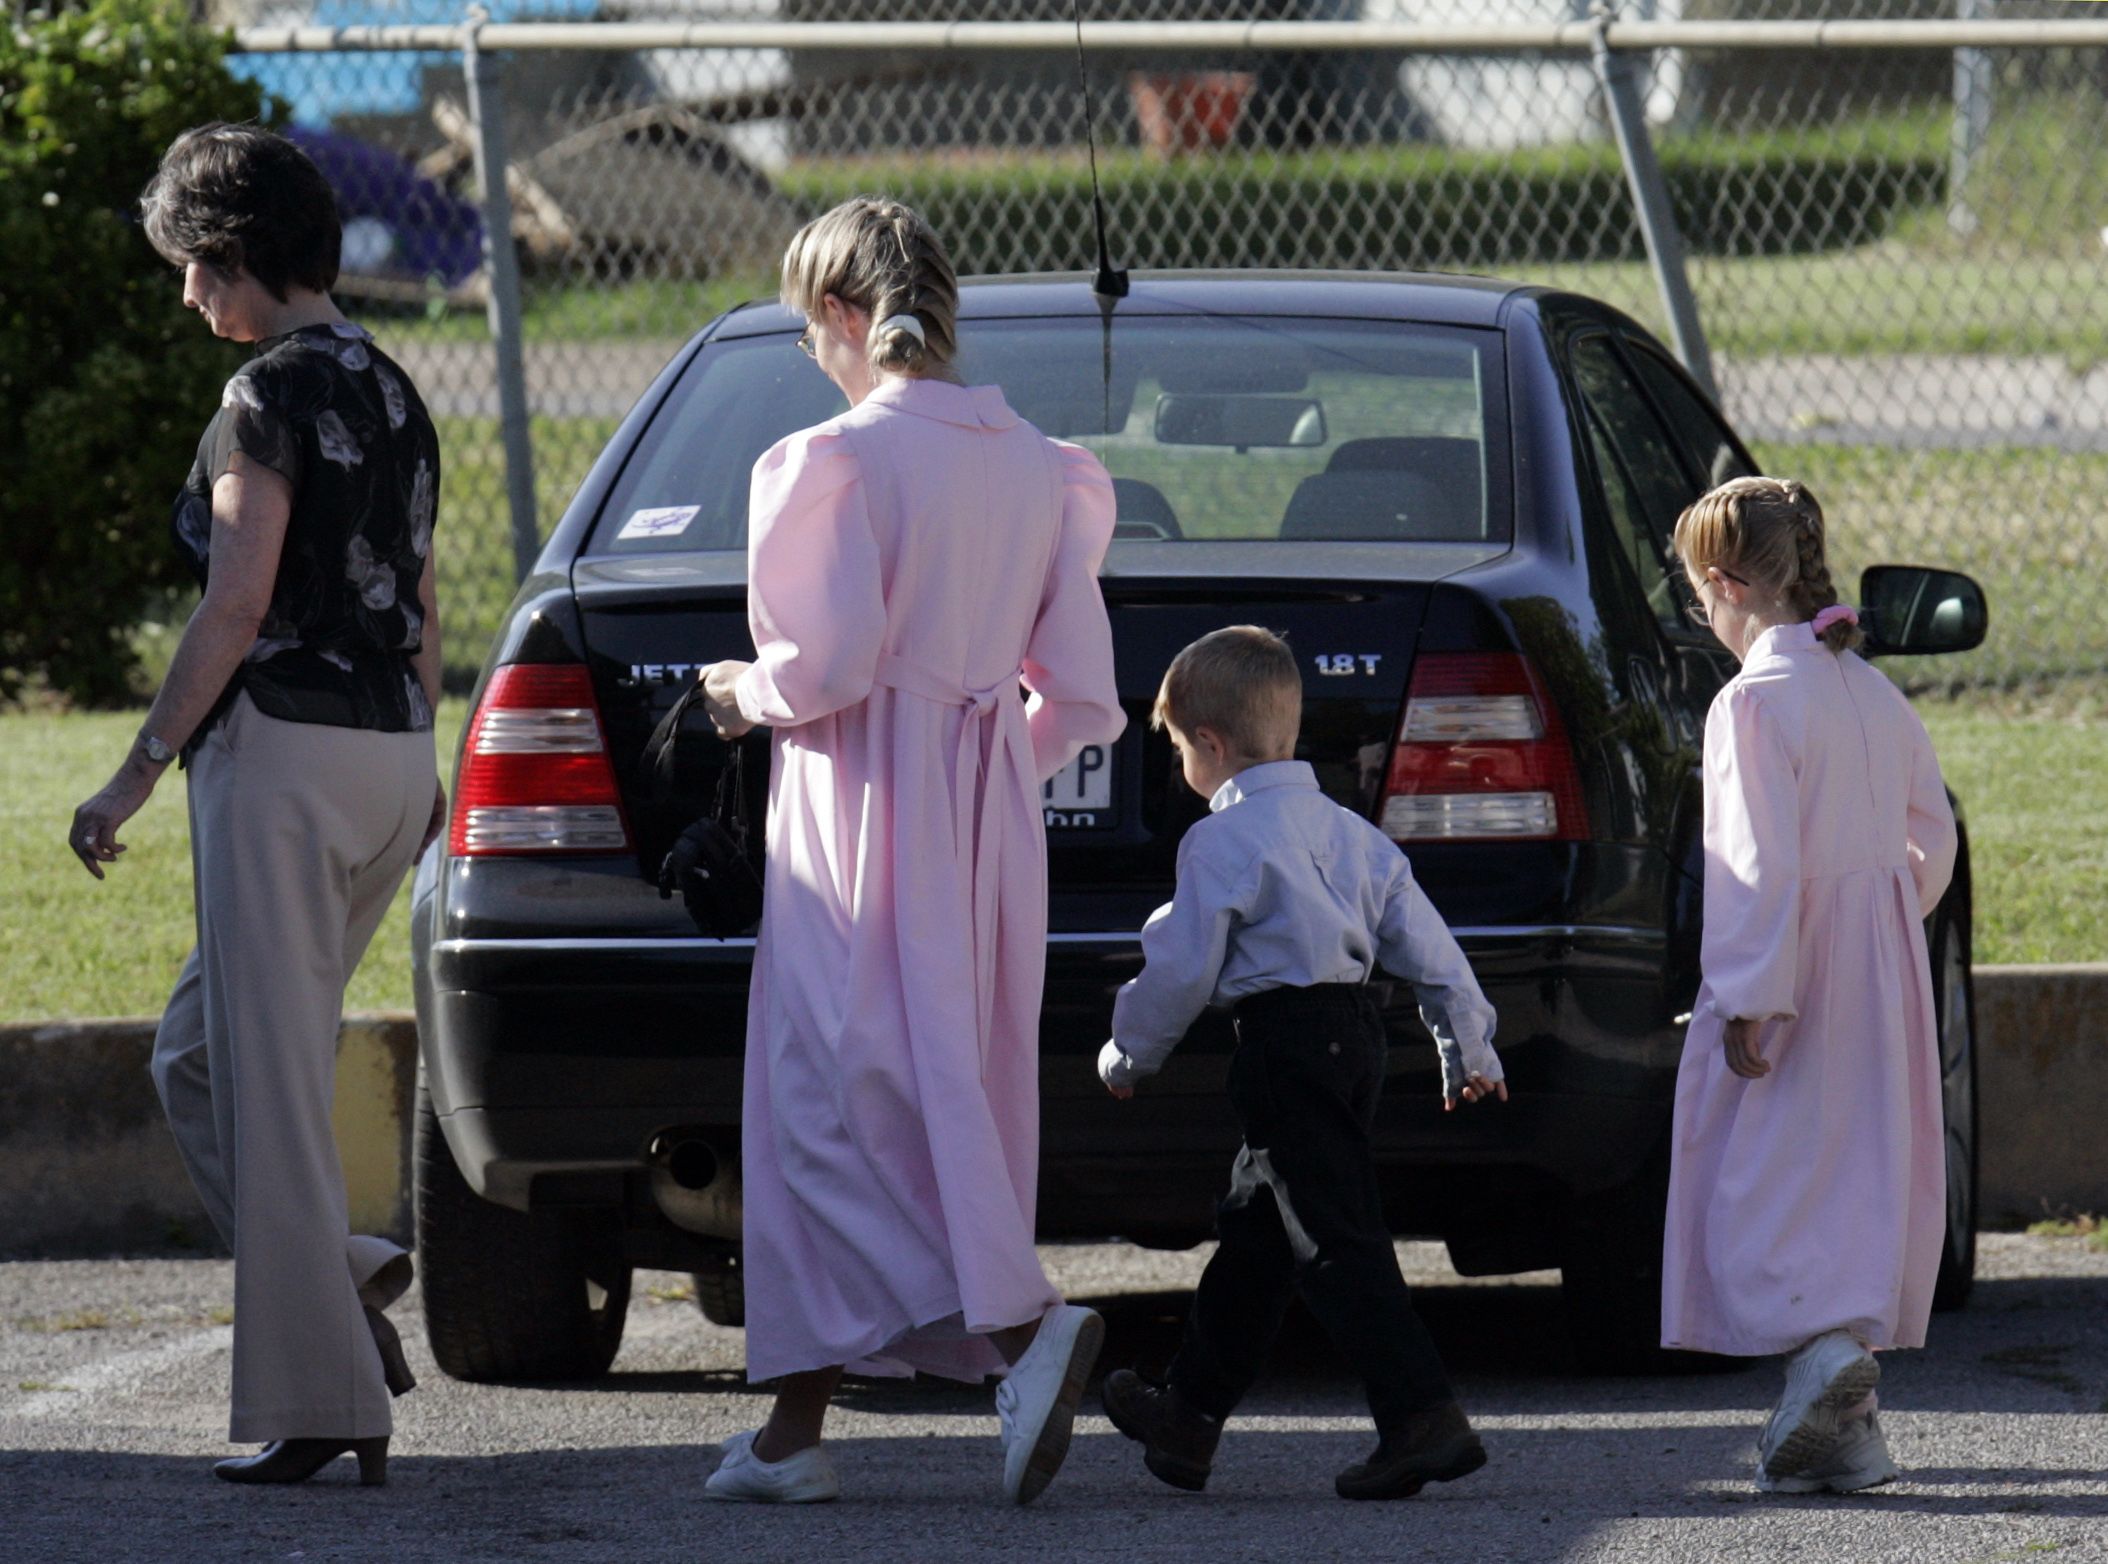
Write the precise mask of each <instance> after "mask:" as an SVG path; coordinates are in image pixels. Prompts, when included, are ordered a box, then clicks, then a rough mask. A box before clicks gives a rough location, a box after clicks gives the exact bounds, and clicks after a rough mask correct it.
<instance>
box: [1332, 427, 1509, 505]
mask: <svg viewBox="0 0 2108 1564" xmlns="http://www.w3.org/2000/svg"><path fill="white" fill-rule="evenodd" d="M1378 469H1390V470H1392V471H1396V472H1408V473H1412V474H1413V475H1414V476H1416V477H1421V478H1426V479H1429V480H1431V481H1433V482H1435V483H1437V484H1440V485H1441V486H1442V487H1443V488H1444V489H1447V490H1450V491H1452V495H1453V498H1454V502H1455V503H1456V504H1458V505H1460V506H1465V507H1467V508H1468V509H1470V510H1471V511H1472V512H1473V513H1475V514H1477V515H1479V516H1480V517H1483V516H1484V513H1485V493H1484V488H1485V483H1484V475H1483V473H1482V472H1481V470H1480V452H1479V443H1478V441H1476V440H1465V439H1459V438H1457V437H1455V436H1453V435H1396V436H1388V437H1384V438H1378V439H1370V440H1348V441H1347V442H1345V443H1344V444H1342V445H1341V446H1340V447H1339V449H1338V450H1336V451H1334V452H1333V453H1332V460H1331V461H1329V462H1327V463H1326V464H1325V470H1326V471H1327V472H1363V471H1372V470H1378Z"/></svg>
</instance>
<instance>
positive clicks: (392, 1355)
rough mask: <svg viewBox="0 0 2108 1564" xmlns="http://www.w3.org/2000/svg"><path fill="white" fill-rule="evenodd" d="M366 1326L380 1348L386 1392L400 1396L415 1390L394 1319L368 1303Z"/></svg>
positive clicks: (414, 1383)
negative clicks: (386, 1385) (386, 1382)
mask: <svg viewBox="0 0 2108 1564" xmlns="http://www.w3.org/2000/svg"><path fill="white" fill-rule="evenodd" d="M366 1328H367V1329H368V1330H370V1331H372V1332H373V1344H374V1345H375V1346H376V1347H378V1348H380V1349H381V1372H382V1373H383V1374H384V1375H385V1376H386V1377H387V1380H388V1394H389V1395H391V1396H401V1395H407V1394H409V1393H410V1392H411V1391H413V1390H415V1389H416V1388H417V1377H416V1376H415V1375H413V1374H412V1373H411V1372H410V1360H409V1359H408V1358H406V1357H404V1356H403V1338H402V1334H401V1333H400V1332H399V1331H397V1330H396V1328H395V1323H394V1321H392V1320H390V1319H389V1318H388V1316H387V1315H385V1314H383V1313H381V1311H380V1310H379V1309H376V1308H375V1307H374V1306H373V1305H372V1304H370V1303H369V1304H367V1305H366Z"/></svg>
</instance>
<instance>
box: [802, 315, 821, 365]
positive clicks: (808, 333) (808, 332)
mask: <svg viewBox="0 0 2108 1564" xmlns="http://www.w3.org/2000/svg"><path fill="white" fill-rule="evenodd" d="M798 351H799V352H800V353H803V354H804V355H805V356H806V357H807V358H818V357H819V356H820V350H819V348H818V347H817V346H815V345H814V343H813V340H812V322H811V321H807V322H806V323H805V329H804V330H803V331H801V332H799V333H798Z"/></svg>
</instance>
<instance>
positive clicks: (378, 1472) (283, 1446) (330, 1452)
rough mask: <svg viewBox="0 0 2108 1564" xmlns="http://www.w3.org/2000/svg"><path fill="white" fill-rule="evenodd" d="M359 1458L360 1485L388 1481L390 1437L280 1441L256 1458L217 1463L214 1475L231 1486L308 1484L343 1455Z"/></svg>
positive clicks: (375, 1485)
mask: <svg viewBox="0 0 2108 1564" xmlns="http://www.w3.org/2000/svg"><path fill="white" fill-rule="evenodd" d="M345 1454H350V1455H355V1456H357V1457H358V1458H359V1484H360V1486H361V1487H365V1488H378V1487H381V1486H382V1485H383V1484H384V1483H386V1482H387V1481H388V1436H387V1435H386V1434H382V1435H380V1436H379V1437H378V1438H374V1439H277V1440H273V1441H272V1442H271V1443H270V1444H267V1445H265V1446H264V1447H263V1449H262V1450H261V1451H260V1452H258V1453H257V1454H255V1455H247V1456H242V1457H239V1458H238V1459H235V1460H232V1461H216V1462H214V1463H213V1467H212V1475H213V1476H215V1477H217V1478H219V1479H220V1480H221V1481H222V1482H230V1483H304V1482H306V1481H307V1480H308V1479H309V1478H310V1477H312V1476H314V1475H315V1473H317V1472H319V1471H321V1470H322V1468H323V1467H325V1466H327V1465H329V1463H330V1462H332V1461H334V1460H335V1459H336V1458H337V1457H338V1456H340V1455H345Z"/></svg>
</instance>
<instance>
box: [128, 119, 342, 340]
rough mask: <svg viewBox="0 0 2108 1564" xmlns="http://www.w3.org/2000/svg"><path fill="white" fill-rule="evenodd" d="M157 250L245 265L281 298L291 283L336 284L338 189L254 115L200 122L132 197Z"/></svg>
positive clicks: (319, 287)
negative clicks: (247, 120)
mask: <svg viewBox="0 0 2108 1564" xmlns="http://www.w3.org/2000/svg"><path fill="white" fill-rule="evenodd" d="M139 211H140V216H141V217H142V218H143V219H144V221H145V224H146V237H147V239H148V241H149V242H150V243H152V245H153V247H154V248H155V249H156V250H158V251H159V252H160V253H161V255H162V257H163V259H165V260H167V261H169V262H171V263H172V264H174V265H177V266H183V265H187V264H188V263H190V262H191V261H203V262H204V263H205V264H206V265H208V266H211V267H214V268H216V269H217V270H219V271H222V272H226V273H228V274H229V275H232V274H234V273H236V272H247V273H248V274H249V275H250V276H251V277H254V278H255V279H256V280H257V281H258V282H260V283H262V284H263V285H264V286H265V287H266V288H268V289H269V290H270V291H271V296H272V297H273V298H275V299H277V300H279V301H280V302H281V303H283V302H284V300H285V296H286V289H287V288H289V287H301V288H312V289H313V290H314V291H315V292H317V293H327V292H328V291H329V290H330V289H331V288H332V287H334V286H335V285H336V281H337V265H338V256H339V253H340V251H341V249H342V247H343V239H344V230H343V226H342V224H340V223H339V222H338V220H337V198H336V196H335V195H334V194H333V193H332V192H331V190H330V188H329V181H328V180H326V179H324V178H323V177H322V171H321V170H320V169H318V168H317V167H315V165H314V162H313V160H311V159H310V158H309V157H308V155H307V154H306V153H305V152H303V151H301V150H300V149H299V148H298V147H296V146H294V145H293V143H292V142H290V141H288V140H286V139H285V137H283V136H278V135H273V134H272V133H271V132H270V131H268V130H264V129H262V128H260V127H259V126H255V125H227V124H211V125H200V126H198V127H197V128H196V129H194V130H186V131H184V132H183V134H182V135H180V136H178V137H176V139H175V140H174V141H173V142H171V143H170V145H169V149H168V151H167V152H165V153H164V154H162V157H161V167H160V169H159V170H158V171H157V172H156V173H155V174H154V177H153V179H152V180H150V181H149V182H148V184H147V187H146V190H145V192H144V193H143V194H141V196H140V198H139Z"/></svg>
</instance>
